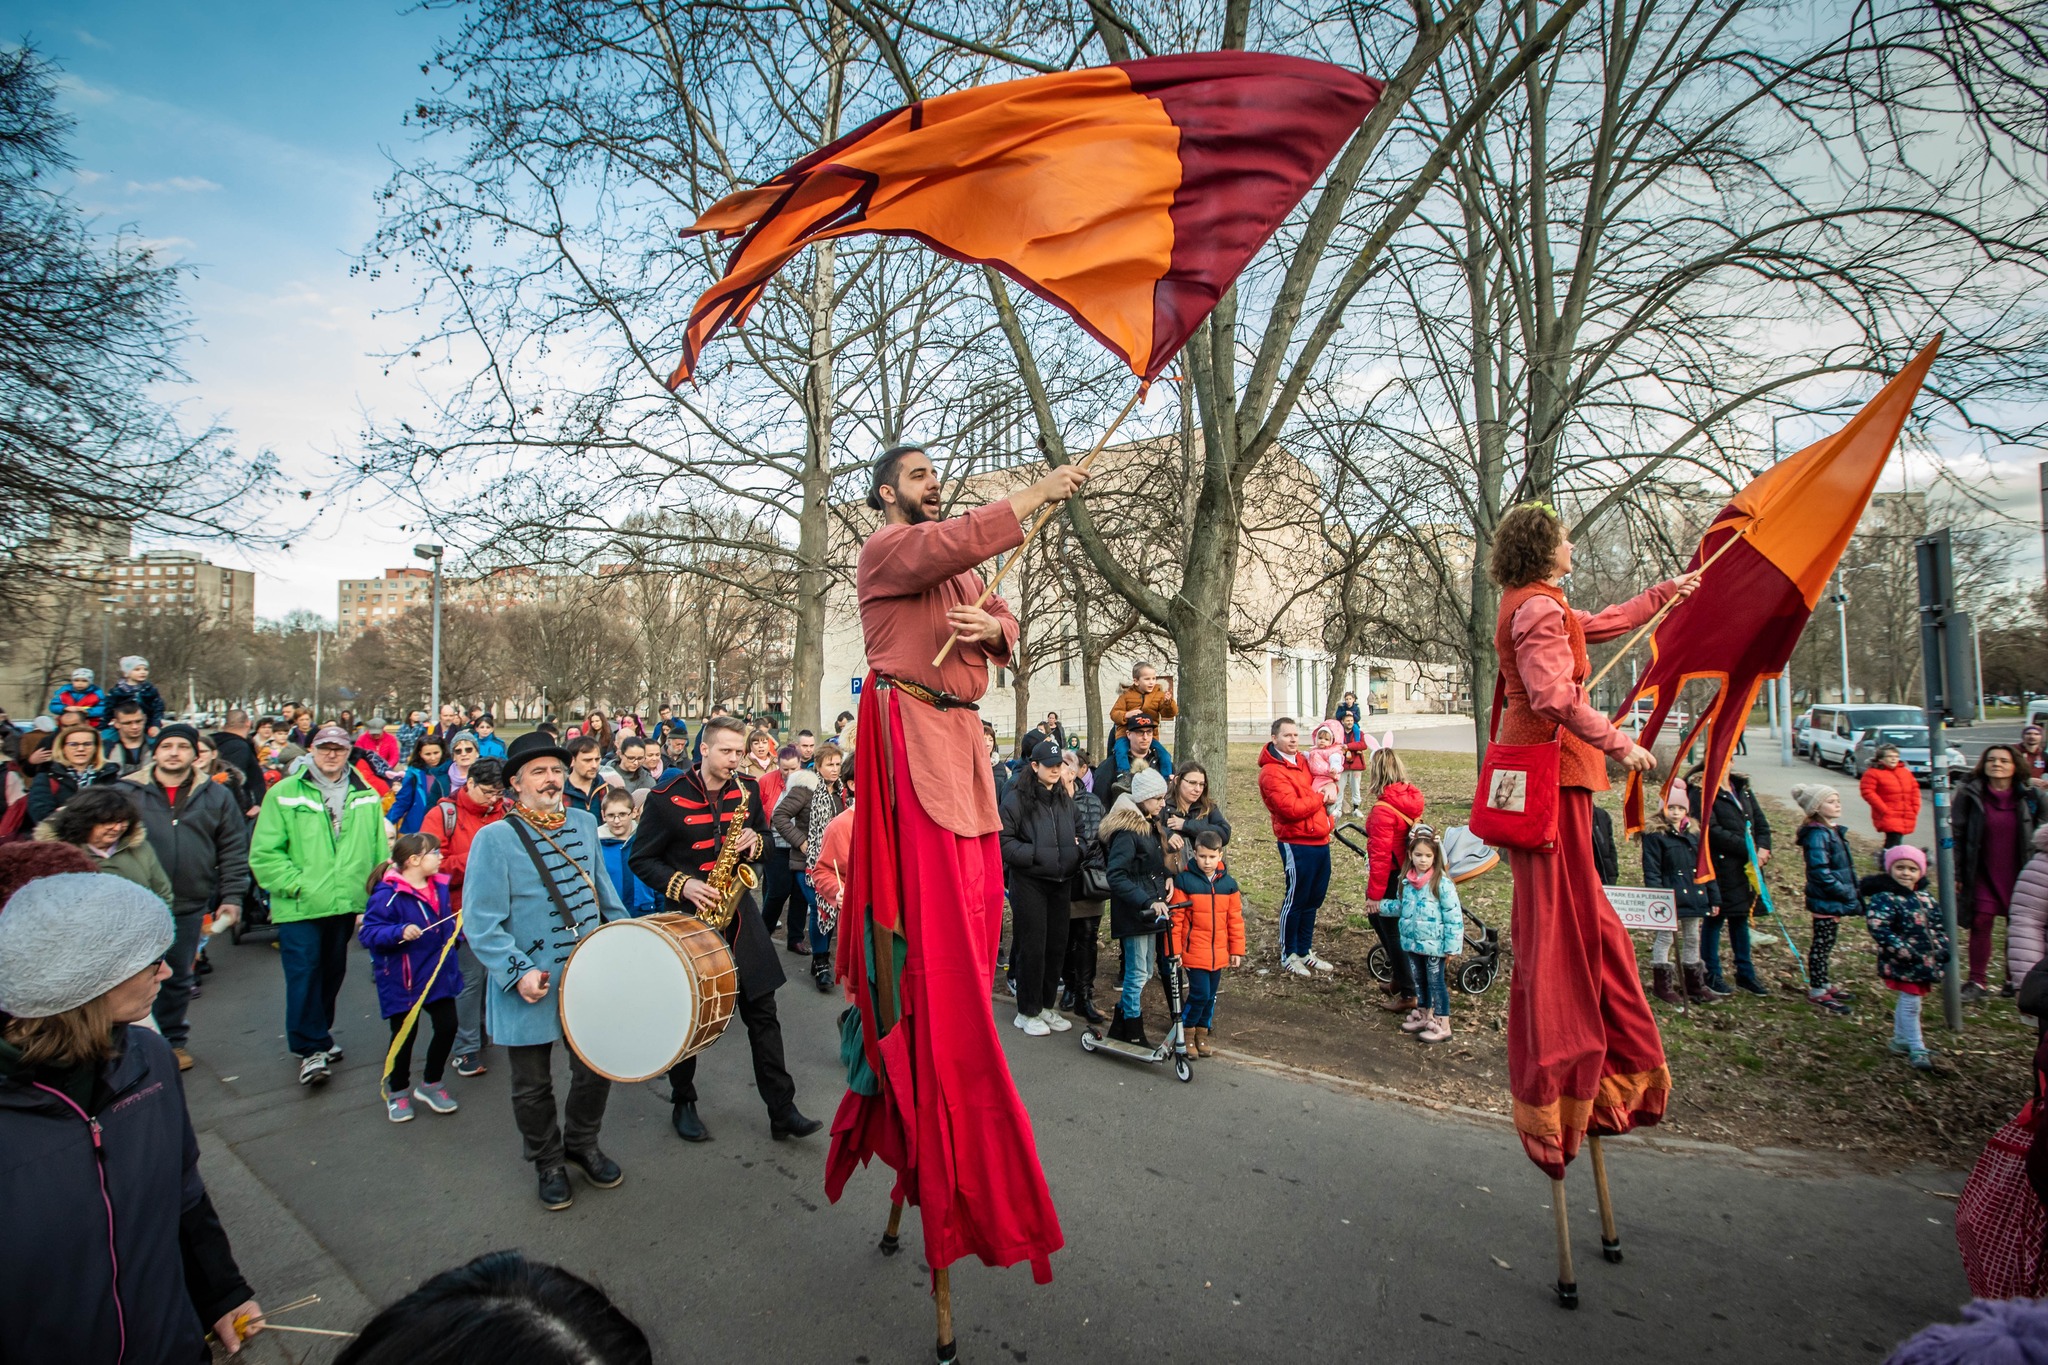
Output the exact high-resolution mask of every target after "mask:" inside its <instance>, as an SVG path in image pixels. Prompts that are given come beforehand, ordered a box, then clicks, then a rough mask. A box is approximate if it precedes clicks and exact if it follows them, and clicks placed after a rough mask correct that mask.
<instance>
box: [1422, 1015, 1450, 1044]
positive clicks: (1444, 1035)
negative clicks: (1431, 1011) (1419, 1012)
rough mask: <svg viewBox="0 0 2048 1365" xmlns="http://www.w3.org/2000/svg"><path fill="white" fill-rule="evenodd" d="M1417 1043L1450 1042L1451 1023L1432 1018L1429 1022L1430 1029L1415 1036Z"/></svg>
mask: <svg viewBox="0 0 2048 1365" xmlns="http://www.w3.org/2000/svg"><path fill="white" fill-rule="evenodd" d="M1415 1041H1416V1042H1418V1043H1448V1042H1450V1041H1451V1021H1450V1020H1448V1019H1444V1018H1440V1017H1432V1018H1431V1019H1430V1021H1429V1027H1428V1028H1426V1029H1424V1030H1423V1031H1422V1032H1420V1033H1418V1034H1416V1035H1415Z"/></svg>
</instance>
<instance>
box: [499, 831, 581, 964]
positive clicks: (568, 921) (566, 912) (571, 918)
mask: <svg viewBox="0 0 2048 1365" xmlns="http://www.w3.org/2000/svg"><path fill="white" fill-rule="evenodd" d="M505 823H506V824H508V825H510V826H512V828H513V830H514V831H515V832H516V833H517V834H518V835H519V842H520V844H521V846H522V847H524V848H525V849H526V856H527V857H529V858H531V859H533V870H534V871H536V872H538V873H540V880H541V885H543V886H545V887H546V888H547V889H548V899H549V900H551V901H553V902H554V903H555V913H556V914H558V915H560V916H561V917H562V927H563V928H564V929H567V930H568V931H569V937H571V938H581V937H582V935H581V934H580V933H578V932H577V929H576V916H575V914H574V913H573V912H572V911H571V910H570V909H569V902H568V900H567V898H565V897H564V896H563V895H562V888H561V887H559V886H557V885H555V876H554V874H553V873H552V872H550V871H548V865H547V862H546V860H544V859H543V858H542V857H541V856H540V845H539V844H537V843H535V842H534V841H533V834H532V833H531V830H532V827H531V826H530V825H528V824H527V823H526V821H524V820H522V819H520V818H519V817H518V816H516V815H514V816H512V817H511V818H510V819H508V820H506V822H505ZM540 837H541V838H543V839H547V840H548V845H549V847H551V848H553V849H554V850H555V852H557V853H560V854H561V855H562V861H563V862H565V863H567V864H569V866H571V867H573V868H575V869H576V875H577V876H579V877H581V878H583V883H584V885H586V886H589V887H590V905H591V908H592V909H593V910H595V911H597V917H598V918H599V919H603V918H604V902H603V901H601V900H599V899H598V896H597V887H596V886H594V885H592V884H591V881H590V874H589V873H587V872H585V871H584V870H583V865H582V864H581V863H578V862H577V861H576V860H575V859H574V858H571V857H570V856H569V855H568V854H567V853H563V852H562V846H561V845H560V844H558V843H556V842H555V841H554V840H553V839H548V836H547V835H546V834H545V833H542V834H541V836H540Z"/></svg>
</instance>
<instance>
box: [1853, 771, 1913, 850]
mask: <svg viewBox="0 0 2048 1365" xmlns="http://www.w3.org/2000/svg"><path fill="white" fill-rule="evenodd" d="M1861 790H1862V792H1863V799H1864V800H1865V801H1868V802H1869V803H1870V823H1871V824H1873V825H1876V826H1877V832H1878V833H1880V834H1911V833H1912V832H1913V826H1915V825H1917V824H1919V823H1920V779H1919V778H1917V777H1915V776H1913V770H1912V769H1911V768H1908V767H1907V766H1906V765H1905V764H1903V763H1901V764H1900V765H1899V766H1898V767H1896V768H1871V769H1869V770H1867V771H1866V772H1865V773H1864V774H1863V782H1862V784H1861Z"/></svg>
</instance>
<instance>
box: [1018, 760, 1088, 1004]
mask: <svg viewBox="0 0 2048 1365" xmlns="http://www.w3.org/2000/svg"><path fill="white" fill-rule="evenodd" d="M1062 776H1063V770H1062V768H1061V765H1060V751H1059V747H1058V746H1057V745H1055V744H1054V743H1053V742H1052V741H1051V740H1049V739H1047V740H1040V741H1039V744H1038V747H1037V748H1036V749H1034V750H1033V751H1032V753H1031V763H1030V766H1028V767H1026V768H1025V769H1024V771H1023V772H1022V773H1020V774H1018V776H1017V780H1016V781H1015V782H1014V783H1012V784H1011V786H1010V789H1009V791H1007V792H1005V793H1004V794H1003V799H1002V804H1001V806H1000V808H999V809H1000V810H1001V812H1002V817H1003V836H1002V846H1003V869H1004V871H1005V872H1006V873H1007V874H1008V880H1009V886H1010V922H1011V934H1010V973H1011V975H1012V976H1013V977H1015V978H1016V982H1017V1017H1016V1018H1015V1019H1014V1020H1012V1021H1011V1022H1013V1023H1014V1024H1016V1026H1017V1027H1018V1028H1020V1029H1023V1030H1024V1032H1025V1033H1027V1034H1029V1035H1031V1036H1032V1037H1034V1038H1042V1037H1044V1036H1045V1035H1046V1034H1048V1033H1064V1032H1066V1031H1067V1030H1068V1029H1070V1028H1072V1027H1073V1025H1072V1024H1070V1023H1068V1022H1067V1020H1066V1018H1065V1017H1064V1016H1062V1015H1061V1014H1060V1012H1059V1011H1058V1010H1057V1009H1056V1008H1054V1005H1055V1003H1056V1002H1057V999H1058V997H1059V978H1060V972H1059V969H1060V964H1061V963H1062V962H1064V961H1065V960H1066V954H1067V908H1068V896H1067V881H1068V879H1069V878H1071V877H1072V876H1073V875H1074V874H1075V873H1076V872H1078V871H1079V870H1080V868H1081V843H1080V840H1079V838H1078V837H1077V836H1076V835H1075V832H1074V798H1072V797H1071V796H1069V795H1067V788H1066V784H1065V783H1064V782H1063V781H1062V780H1061V779H1062Z"/></svg>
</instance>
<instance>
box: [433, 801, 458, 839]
mask: <svg viewBox="0 0 2048 1365" xmlns="http://www.w3.org/2000/svg"><path fill="white" fill-rule="evenodd" d="M434 809H435V810H437V811H439V812H441V846H442V847H443V848H446V847H447V846H448V841H449V840H451V839H453V838H454V837H455V822H456V815H455V798H454V797H452V796H444V797H442V798H441V799H440V800H439V801H436V802H435V803H434Z"/></svg>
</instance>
